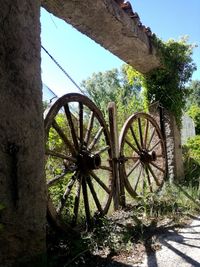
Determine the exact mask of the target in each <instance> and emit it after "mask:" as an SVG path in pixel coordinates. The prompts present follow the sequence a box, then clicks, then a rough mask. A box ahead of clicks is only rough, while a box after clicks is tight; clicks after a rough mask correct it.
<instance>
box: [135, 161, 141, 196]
mask: <svg viewBox="0 0 200 267" xmlns="http://www.w3.org/2000/svg"><path fill="white" fill-rule="evenodd" d="M142 169H143V166H142V164H141V165H140V170H139V175H138V177H137V179H136V182H135V184H134V185H133V187H134V190H135V191H136V190H137V187H138V183H139V180H140V177H141V174H142Z"/></svg>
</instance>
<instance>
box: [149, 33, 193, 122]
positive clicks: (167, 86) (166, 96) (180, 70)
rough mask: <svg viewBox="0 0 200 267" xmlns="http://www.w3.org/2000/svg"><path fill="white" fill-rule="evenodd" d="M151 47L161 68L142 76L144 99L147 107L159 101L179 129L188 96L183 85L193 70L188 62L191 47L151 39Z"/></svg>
mask: <svg viewBox="0 0 200 267" xmlns="http://www.w3.org/2000/svg"><path fill="white" fill-rule="evenodd" d="M153 43H154V45H155V47H156V49H157V51H158V53H159V56H160V58H161V67H159V68H157V69H154V70H152V71H151V72H149V73H148V74H146V75H145V77H144V87H145V98H146V101H147V103H148V104H150V103H152V102H154V101H159V102H160V104H161V105H162V106H164V107H165V108H166V109H168V110H169V111H171V112H172V113H173V114H174V116H175V118H176V120H177V123H178V125H179V126H180V125H181V116H182V111H183V109H184V107H185V103H186V97H187V95H188V91H187V89H186V88H185V85H186V83H187V82H188V81H189V80H190V79H191V77H192V73H193V72H194V70H195V69H196V65H195V64H194V62H193V60H192V52H193V48H194V45H191V44H188V43H187V38H182V39H180V40H179V41H174V40H172V39H171V40H169V41H167V42H163V41H161V40H160V39H158V38H156V37H155V36H154V37H153Z"/></svg>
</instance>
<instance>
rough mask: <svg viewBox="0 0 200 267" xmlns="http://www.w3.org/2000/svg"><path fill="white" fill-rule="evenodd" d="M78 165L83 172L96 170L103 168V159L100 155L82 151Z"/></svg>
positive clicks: (78, 158)
mask: <svg viewBox="0 0 200 267" xmlns="http://www.w3.org/2000/svg"><path fill="white" fill-rule="evenodd" d="M77 165H78V168H79V169H80V170H81V171H82V172H87V171H89V170H95V169H98V168H99V167H100V166H101V157H100V156H99V155H98V154H92V153H90V152H89V151H87V150H82V151H81V152H80V153H79V155H78V157H77Z"/></svg>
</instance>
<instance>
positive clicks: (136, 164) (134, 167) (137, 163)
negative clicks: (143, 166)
mask: <svg viewBox="0 0 200 267" xmlns="http://www.w3.org/2000/svg"><path fill="white" fill-rule="evenodd" d="M139 164H140V161H139V160H137V161H136V163H135V164H134V165H133V167H132V169H131V170H130V171H129V173H128V174H127V177H129V176H130V175H131V173H132V172H133V171H134V170H135V169H136V168H137V166H138V165H139Z"/></svg>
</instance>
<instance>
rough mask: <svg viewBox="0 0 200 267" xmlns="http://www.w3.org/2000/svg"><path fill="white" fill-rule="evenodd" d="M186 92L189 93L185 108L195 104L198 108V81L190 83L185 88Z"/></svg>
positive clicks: (199, 89) (199, 96)
mask: <svg viewBox="0 0 200 267" xmlns="http://www.w3.org/2000/svg"><path fill="white" fill-rule="evenodd" d="M187 90H188V92H189V93H190V95H189V98H188V101H187V106H189V107H190V106H191V105H194V104H196V105H197V106H199V107H200V80H194V81H192V82H191V83H190V84H189V86H188V87H187Z"/></svg>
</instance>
